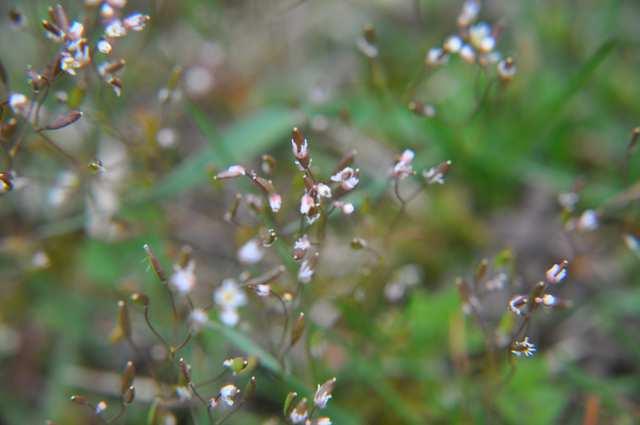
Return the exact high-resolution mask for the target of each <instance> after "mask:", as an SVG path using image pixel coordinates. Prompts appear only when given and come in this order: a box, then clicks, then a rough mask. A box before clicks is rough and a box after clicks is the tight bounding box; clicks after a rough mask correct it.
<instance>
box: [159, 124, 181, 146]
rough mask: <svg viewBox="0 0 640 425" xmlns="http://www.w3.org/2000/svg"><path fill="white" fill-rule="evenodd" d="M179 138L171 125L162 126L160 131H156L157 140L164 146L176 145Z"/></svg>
mask: <svg viewBox="0 0 640 425" xmlns="http://www.w3.org/2000/svg"><path fill="white" fill-rule="evenodd" d="M177 139H178V136H177V134H176V131H175V130H174V129H173V128H171V127H165V128H161V129H160V130H158V133H156V142H158V145H160V146H161V147H163V148H170V147H172V146H175V144H176V140H177Z"/></svg>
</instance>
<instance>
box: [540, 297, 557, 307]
mask: <svg viewBox="0 0 640 425" xmlns="http://www.w3.org/2000/svg"><path fill="white" fill-rule="evenodd" d="M535 301H536V302H537V303H539V304H542V305H544V306H545V307H553V306H556V305H558V304H559V303H560V300H558V298H556V297H554V296H553V295H551V294H544V295H543V296H542V297H539V298H536V300H535Z"/></svg>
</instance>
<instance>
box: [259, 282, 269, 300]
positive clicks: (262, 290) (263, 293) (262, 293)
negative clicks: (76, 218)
mask: <svg viewBox="0 0 640 425" xmlns="http://www.w3.org/2000/svg"><path fill="white" fill-rule="evenodd" d="M270 293H271V286H269V285H266V284H259V285H256V294H257V295H258V296H259V297H268V296H269V294H270Z"/></svg>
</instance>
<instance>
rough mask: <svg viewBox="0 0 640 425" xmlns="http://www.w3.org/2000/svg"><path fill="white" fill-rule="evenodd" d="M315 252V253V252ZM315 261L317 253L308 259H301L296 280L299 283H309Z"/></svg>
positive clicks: (313, 271)
mask: <svg viewBox="0 0 640 425" xmlns="http://www.w3.org/2000/svg"><path fill="white" fill-rule="evenodd" d="M316 254H317V253H316ZM316 261H317V255H316V256H313V257H311V258H309V259H306V260H303V261H302V264H300V269H299V270H298V281H300V283H309V282H311V279H312V278H313V275H314V273H315V266H316Z"/></svg>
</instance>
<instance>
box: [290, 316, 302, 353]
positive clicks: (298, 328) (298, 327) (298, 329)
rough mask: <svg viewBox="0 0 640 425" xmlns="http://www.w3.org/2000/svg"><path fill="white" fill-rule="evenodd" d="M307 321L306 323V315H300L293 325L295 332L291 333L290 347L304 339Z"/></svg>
mask: <svg viewBox="0 0 640 425" xmlns="http://www.w3.org/2000/svg"><path fill="white" fill-rule="evenodd" d="M304 327H305V321H304V313H300V315H299V316H298V318H297V319H296V321H295V323H294V324H293V330H292V331H291V342H290V343H289V346H290V347H293V346H294V345H296V343H297V342H298V341H299V340H300V338H302V334H303V333H304Z"/></svg>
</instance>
